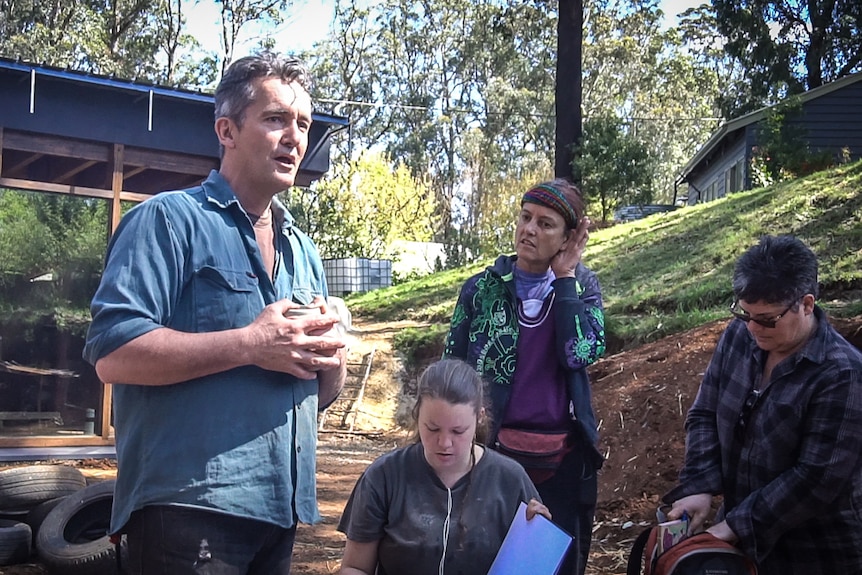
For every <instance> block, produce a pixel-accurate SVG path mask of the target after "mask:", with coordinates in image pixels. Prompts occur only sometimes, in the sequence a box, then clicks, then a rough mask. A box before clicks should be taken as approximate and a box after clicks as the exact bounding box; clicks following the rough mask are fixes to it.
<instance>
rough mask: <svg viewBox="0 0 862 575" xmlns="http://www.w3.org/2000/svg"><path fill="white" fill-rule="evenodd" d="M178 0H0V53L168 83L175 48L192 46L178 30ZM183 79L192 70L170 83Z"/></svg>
mask: <svg viewBox="0 0 862 575" xmlns="http://www.w3.org/2000/svg"><path fill="white" fill-rule="evenodd" d="M184 1H186V0H81V1H77V2H70V1H68V0H17V1H15V2H12V1H5V2H3V1H0V54H2V55H3V56H6V57H10V58H20V59H21V60H24V61H28V62H38V63H40V64H47V65H51V66H57V67H61V68H70V69H74V70H80V71H86V72H91V73H94V74H102V75H114V76H118V77H121V78H128V79H145V80H148V81H154V82H162V83H169V84H170V83H173V81H174V80H175V79H176V78H177V63H178V62H177V52H178V51H179V49H180V47H181V46H189V45H192V44H193V40H192V39H191V38H190V37H189V36H188V34H185V33H184V32H183V30H184V28H185V24H186V22H185V18H184V17H183V15H182V11H181V10H182V5H183V2H184ZM186 67H187V68H191V66H186ZM187 77H194V74H192V75H189V74H187V73H184V74H183V75H181V76H179V79H177V80H176V81H181V80H182V79H184V78H187Z"/></svg>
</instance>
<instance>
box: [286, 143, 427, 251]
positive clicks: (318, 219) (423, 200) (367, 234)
mask: <svg viewBox="0 0 862 575" xmlns="http://www.w3.org/2000/svg"><path fill="white" fill-rule="evenodd" d="M391 164H392V163H391V162H390V161H389V159H388V158H386V157H385V156H384V155H382V154H379V153H371V152H369V153H365V154H362V155H361V156H360V157H359V158H357V159H356V160H354V161H352V162H350V163H349V165H348V166H347V169H346V170H341V169H340V168H339V167H338V166H336V167H334V168H333V170H332V172H333V173H332V174H331V175H330V176H328V177H326V178H324V179H322V180H320V181H318V182H316V183H315V184H314V186H313V187H312V188H310V189H302V188H295V189H294V190H292V195H291V198H290V201H289V202H288V205H289V206H290V209H291V212H292V213H293V214H294V216H295V217H296V218H297V220H298V221H299V225H300V227H301V228H302V229H303V230H306V231H307V233H308V234H309V235H310V236H311V237H312V238H313V239H314V240H315V242H316V243H317V246H318V248H319V249H320V253H321V255H322V256H323V257H324V258H348V257H363V258H372V259H376V258H380V257H382V256H383V255H384V254H385V253H386V252H387V250H388V249H389V247H390V246H391V244H392V242H393V241H395V240H408V241H419V242H422V241H428V240H429V239H431V233H432V224H433V214H434V196H433V194H432V193H431V192H430V190H429V189H428V187H427V186H426V185H425V184H424V183H423V182H421V181H417V180H415V179H414V178H413V177H411V175H410V172H409V171H408V170H407V168H406V167H405V166H403V165H399V166H397V167H395V168H394V169H393V168H392V166H391Z"/></svg>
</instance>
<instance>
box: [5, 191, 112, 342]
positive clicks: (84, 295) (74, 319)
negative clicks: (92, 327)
mask: <svg viewBox="0 0 862 575" xmlns="http://www.w3.org/2000/svg"><path fill="white" fill-rule="evenodd" d="M107 229H108V228H107V205H106V202H105V201H103V200H92V199H83V198H75V197H70V196H63V195H53V194H38V193H33V192H17V191H12V190H3V189H0V253H3V259H2V262H0V309H2V310H4V312H5V317H6V318H7V319H8V318H9V317H10V316H11V315H17V316H20V317H24V318H25V319H26V318H30V319H29V320H27V321H33V322H41V321H44V320H43V319H42V318H43V317H45V316H47V317H53V318H54V319H53V321H55V322H56V323H57V325H58V326H61V327H63V326H68V327H69V328H70V329H71V328H74V329H76V330H80V329H81V326H86V324H87V322H88V321H89V311H88V310H89V303H90V298H92V295H93V292H94V291H95V287H96V284H97V283H98V279H99V276H100V272H101V270H102V262H103V259H104V255H105V248H106V245H107ZM85 317H86V318H87V319H84V318H85ZM25 323H26V321H25Z"/></svg>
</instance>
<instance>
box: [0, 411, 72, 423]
mask: <svg viewBox="0 0 862 575" xmlns="http://www.w3.org/2000/svg"><path fill="white" fill-rule="evenodd" d="M36 419H51V420H56V421H62V419H63V418H62V417H60V412H59V411H0V421H30V420H36Z"/></svg>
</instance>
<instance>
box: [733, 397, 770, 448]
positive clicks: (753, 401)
mask: <svg viewBox="0 0 862 575" xmlns="http://www.w3.org/2000/svg"><path fill="white" fill-rule="evenodd" d="M761 395H763V392H762V391H760V390H759V389H752V390H751V391H749V392H748V397H746V398H745V403H743V404H742V411H740V412H739V419H738V420H737V422H736V431H737V435H738V436H739V437H742V436H743V435H745V430H746V428H747V427H748V422H749V420H750V419H751V412H752V411H754V408H755V406H756V405H757V401H758V400H759V399H760V396H761Z"/></svg>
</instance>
